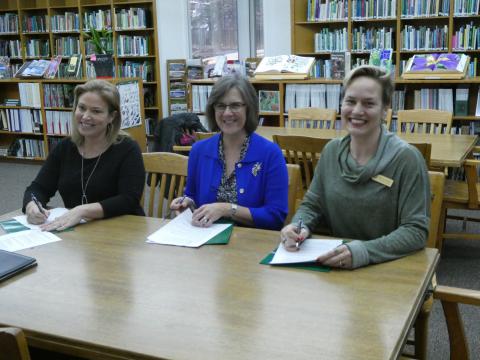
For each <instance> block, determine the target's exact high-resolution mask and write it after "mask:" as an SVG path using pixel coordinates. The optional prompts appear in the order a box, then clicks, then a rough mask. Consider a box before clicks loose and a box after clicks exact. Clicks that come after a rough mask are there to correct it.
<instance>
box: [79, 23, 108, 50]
mask: <svg viewBox="0 0 480 360" xmlns="http://www.w3.org/2000/svg"><path fill="white" fill-rule="evenodd" d="M83 37H84V39H86V40H88V41H89V42H91V43H92V44H93V46H94V47H95V53H96V54H113V33H112V30H110V29H101V30H97V29H95V28H94V27H92V26H90V31H89V32H84V33H83Z"/></svg>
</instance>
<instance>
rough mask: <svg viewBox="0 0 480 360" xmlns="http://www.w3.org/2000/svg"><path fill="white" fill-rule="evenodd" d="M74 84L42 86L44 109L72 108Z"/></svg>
mask: <svg viewBox="0 0 480 360" xmlns="http://www.w3.org/2000/svg"><path fill="white" fill-rule="evenodd" d="M74 89H75V85H74V84H43V103H44V106H45V107H58V108H71V107H73V100H74V95H73V91H74Z"/></svg>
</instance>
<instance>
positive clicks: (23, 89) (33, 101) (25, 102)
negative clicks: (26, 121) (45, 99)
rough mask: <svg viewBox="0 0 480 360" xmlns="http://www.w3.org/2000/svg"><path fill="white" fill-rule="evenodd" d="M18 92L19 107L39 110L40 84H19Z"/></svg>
mask: <svg viewBox="0 0 480 360" xmlns="http://www.w3.org/2000/svg"><path fill="white" fill-rule="evenodd" d="M18 91H19V93H20V105H21V106H31V107H35V108H39V107H40V106H41V102H40V83H19V84H18Z"/></svg>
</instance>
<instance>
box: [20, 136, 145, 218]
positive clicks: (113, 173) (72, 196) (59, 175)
mask: <svg viewBox="0 0 480 360" xmlns="http://www.w3.org/2000/svg"><path fill="white" fill-rule="evenodd" d="M97 160H98V157H95V158H92V159H84V160H83V181H84V184H85V182H86V181H87V179H88V177H89V176H90V174H91V173H92V170H93V168H94V166H95V163H96V162H97ZM81 168H82V157H81V155H80V154H79V152H78V149H77V147H76V145H75V144H74V143H73V142H72V141H71V140H70V139H69V138H67V139H65V140H63V141H61V142H60V143H59V144H58V145H57V146H56V147H55V148H54V149H53V150H52V151H51V152H50V154H49V155H48V158H47V160H46V162H45V164H44V165H43V166H42V168H41V169H40V172H39V173H38V175H37V177H36V178H35V180H34V181H33V182H32V183H31V184H30V186H28V187H27V189H26V190H25V194H24V197H23V211H24V212H25V207H26V205H27V204H28V203H29V202H30V201H31V194H32V193H34V194H35V196H36V197H37V199H38V200H39V201H40V202H41V203H42V204H43V205H44V206H46V204H47V203H48V201H49V200H50V198H51V197H52V196H53V195H55V192H56V191H57V190H58V191H59V192H60V195H61V197H62V199H63V202H64V204H65V207H66V208H69V209H71V208H74V207H75V206H78V205H81V204H82V186H81V174H80V173H81ZM144 184H145V167H144V165H143V160H142V153H141V151H140V148H139V146H138V144H137V143H136V142H135V141H133V140H131V139H129V138H124V139H123V140H122V141H121V142H119V143H118V144H113V145H111V146H110V147H109V148H108V149H107V150H106V151H105V152H104V153H103V154H102V155H101V157H100V160H99V162H98V165H97V167H96V169H95V171H94V172H93V174H92V176H91V178H90V181H89V182H88V186H87V189H86V192H85V194H86V196H87V198H88V203H90V204H91V203H95V202H99V203H100V205H101V206H102V208H103V212H104V217H105V218H108V217H113V216H119V215H125V214H131V215H145V213H144V212H143V209H142V208H141V206H140V198H141V196H142V192H143V187H144Z"/></svg>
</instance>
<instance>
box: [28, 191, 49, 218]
mask: <svg viewBox="0 0 480 360" xmlns="http://www.w3.org/2000/svg"><path fill="white" fill-rule="evenodd" d="M32 201H33V202H34V203H35V205H37V207H38V210H39V211H40V212H41V213H42V214H43V215H44V216H45V217H48V216H47V213H46V212H45V210H44V209H43V207H42V204H40V201H38V199H37V197H36V196H35V194H33V193H32Z"/></svg>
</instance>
